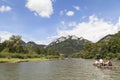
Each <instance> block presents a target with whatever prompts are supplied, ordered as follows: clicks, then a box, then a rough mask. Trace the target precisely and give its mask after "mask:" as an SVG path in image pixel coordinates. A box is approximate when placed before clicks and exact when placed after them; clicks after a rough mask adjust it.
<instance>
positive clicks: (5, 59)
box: [0, 58, 55, 63]
mask: <svg viewBox="0 0 120 80" xmlns="http://www.w3.org/2000/svg"><path fill="white" fill-rule="evenodd" d="M47 60H55V59H47V58H27V59H19V58H11V59H8V58H0V63H20V62H37V61H47Z"/></svg>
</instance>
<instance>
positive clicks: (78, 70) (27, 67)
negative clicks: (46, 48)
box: [0, 59, 120, 80]
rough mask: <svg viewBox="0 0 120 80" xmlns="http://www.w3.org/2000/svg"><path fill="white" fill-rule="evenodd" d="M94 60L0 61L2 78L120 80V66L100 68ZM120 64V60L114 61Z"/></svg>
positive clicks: (19, 79)
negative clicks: (94, 63)
mask: <svg viewBox="0 0 120 80" xmlns="http://www.w3.org/2000/svg"><path fill="white" fill-rule="evenodd" d="M93 62H94V60H85V59H66V60H54V61H42V62H23V63H14V64H8V63H0V80H120V68H117V69H115V70H110V69H99V68H97V67H95V66H93V65H92V64H93ZM114 64H115V65H117V66H120V62H119V61H118V62H114Z"/></svg>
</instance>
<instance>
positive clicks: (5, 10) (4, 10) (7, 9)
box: [0, 5, 12, 12]
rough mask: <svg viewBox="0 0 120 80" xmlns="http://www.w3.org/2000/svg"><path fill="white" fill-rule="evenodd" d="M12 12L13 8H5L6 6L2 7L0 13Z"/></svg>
mask: <svg viewBox="0 0 120 80" xmlns="http://www.w3.org/2000/svg"><path fill="white" fill-rule="evenodd" d="M11 10H12V8H11V7H10V6H4V5H2V6H1V7H0V12H8V11H11Z"/></svg>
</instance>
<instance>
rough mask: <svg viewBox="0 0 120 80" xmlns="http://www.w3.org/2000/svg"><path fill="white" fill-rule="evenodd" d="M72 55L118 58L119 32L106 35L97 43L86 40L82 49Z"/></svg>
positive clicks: (119, 53)
mask: <svg viewBox="0 0 120 80" xmlns="http://www.w3.org/2000/svg"><path fill="white" fill-rule="evenodd" d="M72 57H82V58H100V57H101V58H108V59H109V58H113V59H119V60H120V32H118V33H116V34H115V35H108V36H105V37H104V38H102V39H101V40H100V41H98V42H97V43H91V42H87V43H85V45H84V48H83V50H82V51H80V52H78V53H75V54H73V55H72Z"/></svg>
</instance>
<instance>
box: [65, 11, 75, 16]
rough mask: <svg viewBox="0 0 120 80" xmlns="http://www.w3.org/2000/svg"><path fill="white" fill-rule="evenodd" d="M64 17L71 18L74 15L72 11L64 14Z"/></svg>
mask: <svg viewBox="0 0 120 80" xmlns="http://www.w3.org/2000/svg"><path fill="white" fill-rule="evenodd" d="M66 15H67V16H73V15H74V12H73V11H68V12H67V13H66Z"/></svg>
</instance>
